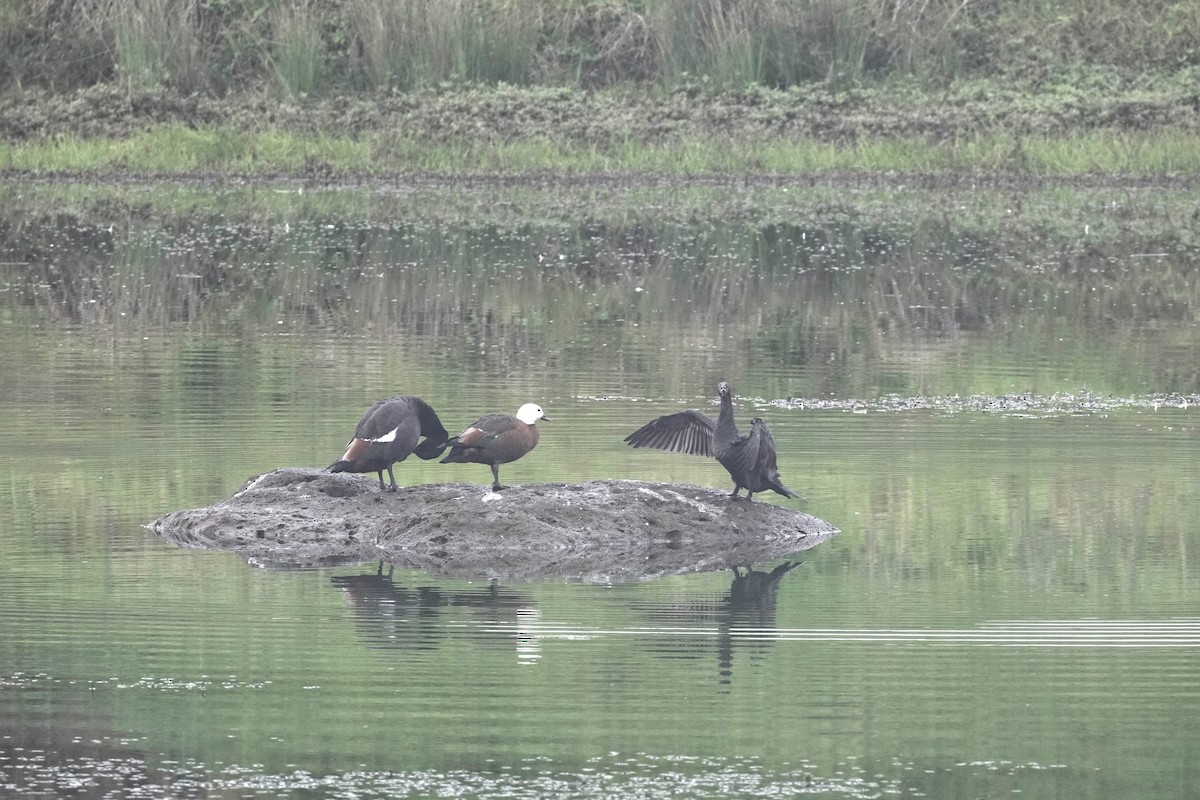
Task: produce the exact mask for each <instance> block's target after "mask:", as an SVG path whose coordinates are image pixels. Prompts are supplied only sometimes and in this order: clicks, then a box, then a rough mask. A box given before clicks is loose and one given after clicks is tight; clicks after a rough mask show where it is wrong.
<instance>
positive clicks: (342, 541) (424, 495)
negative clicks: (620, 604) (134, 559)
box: [147, 468, 838, 583]
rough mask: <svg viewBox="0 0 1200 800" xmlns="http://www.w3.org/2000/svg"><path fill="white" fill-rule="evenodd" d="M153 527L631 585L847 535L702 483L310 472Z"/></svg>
mask: <svg viewBox="0 0 1200 800" xmlns="http://www.w3.org/2000/svg"><path fill="white" fill-rule="evenodd" d="M147 527H149V528H150V529H151V530H153V531H154V532H155V533H156V534H157V535H158V536H160V537H161V538H163V539H164V540H166V541H168V542H171V543H173V544H176V545H178V546H180V547H186V548H190V549H205V550H220V551H229V552H234V553H237V554H239V555H240V556H242V557H243V558H245V559H246V560H247V561H249V562H250V563H251V564H254V565H255V566H259V567H263V568H267V569H298V568H313V567H324V566H334V565H339V564H351V563H363V562H367V561H374V560H383V561H386V562H388V563H392V564H396V565H399V566H406V567H412V568H416V569H422V570H424V571H426V572H428V573H430V574H433V575H447V576H453V577H460V578H470V579H492V580H501V581H504V582H507V583H524V582H530V581H537V580H548V579H561V578H569V579H573V580H581V581H585V582H590V583H607V582H627V581H635V580H644V579H648V578H654V577H661V576H664V575H675V574H684V573H688V572H704V571H710V570H719V569H730V568H733V567H748V566H750V565H753V564H755V563H759V562H762V561H768V560H771V559H775V558H782V557H784V556H788V555H792V554H794V553H797V552H800V551H802V550H807V549H809V548H811V547H814V546H816V545H817V544H820V543H821V542H823V541H825V540H827V539H829V538H830V537H832V536H834V535H835V534H836V533H837V532H838V531H837V528H835V527H834V526H833V525H831V524H829V523H828V522H825V521H823V520H820V519H817V518H816V517H813V516H811V515H809V514H806V513H804V512H802V511H798V510H795V509H792V508H789V507H783V506H778V505H774V504H771V503H764V502H757V501H754V502H748V501H745V500H739V501H730V500H729V497H728V493H727V492H723V491H718V490H715V489H707V488H703V487H700V486H690V485H673V484H660V483H649V482H645V481H627V480H597V481H588V482H585V483H581V484H525V485H517V486H512V487H510V488H508V489H505V490H504V491H503V492H499V493H497V492H491V491H490V490H489V489H488V488H487V487H485V486H479V485H476V484H460V483H452V484H429V485H423V486H409V487H401V488H400V490H399V491H398V492H394V493H392V492H381V491H379V485H378V482H377V481H376V480H375V479H374V478H373V477H364V476H361V475H348V474H344V473H339V474H336V475H335V474H330V473H327V472H324V471H322V470H317V469H311V468H286V469H278V470H275V471H273V472H269V473H266V474H264V475H259V476H256V477H254V478H252V479H250V480H248V481H247V482H246V484H245V485H244V486H243V487H242V488H241V489H240V490H238V491H237V492H235V493H234V494H232V495H230V496H229V497H227V498H225V499H223V500H220V501H218V502H216V503H214V504H213V505H210V506H207V507H205V508H198V509H186V510H181V511H175V512H172V513H170V514H166V515H164V516H162V517H160V518H159V519H157V520H155V521H154V522H152V523H150V524H149V525H148V526H147Z"/></svg>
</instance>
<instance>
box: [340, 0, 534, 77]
mask: <svg viewBox="0 0 1200 800" xmlns="http://www.w3.org/2000/svg"><path fill="white" fill-rule="evenodd" d="M344 14H345V16H346V23H347V29H348V31H349V32H350V34H351V36H352V38H353V40H354V43H355V45H356V46H355V47H352V48H351V51H352V52H356V53H357V54H358V55H357V62H358V68H359V70H360V71H361V73H362V75H363V76H364V78H365V80H366V82H367V83H368V84H371V85H373V86H376V87H389V88H399V89H413V88H418V87H421V86H433V85H437V84H439V83H443V82H460V83H461V82H470V83H529V82H532V81H533V80H534V78H535V75H534V69H535V66H536V49H537V42H538V37H539V36H540V34H541V21H540V18H539V9H538V5H537V4H536V3H534V2H531V1H530V0H512V1H511V2H508V1H506V0H403V1H402V2H384V0H347V1H346V4H345V10H344Z"/></svg>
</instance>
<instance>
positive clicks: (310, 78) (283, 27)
mask: <svg viewBox="0 0 1200 800" xmlns="http://www.w3.org/2000/svg"><path fill="white" fill-rule="evenodd" d="M274 15H275V16H274V25H273V28H274V30H275V41H274V43H273V45H272V48H271V64H272V66H273V67H274V69H275V75H276V77H277V78H278V80H279V85H280V87H281V88H282V89H283V90H284V91H285V92H286V93H288V94H290V95H292V96H299V95H307V94H312V93H313V92H314V90H316V88H317V85H318V83H319V81H320V78H321V69H322V65H323V64H324V60H325V46H324V43H323V41H322V39H321V26H322V19H321V17H320V15H319V12H318V11H317V10H316V9H315V8H314V4H311V3H298V4H296V5H287V4H285V5H281V6H279V7H278V8H277V9H276V10H275V12H274Z"/></svg>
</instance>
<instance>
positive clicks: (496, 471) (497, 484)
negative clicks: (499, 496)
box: [492, 464, 505, 492]
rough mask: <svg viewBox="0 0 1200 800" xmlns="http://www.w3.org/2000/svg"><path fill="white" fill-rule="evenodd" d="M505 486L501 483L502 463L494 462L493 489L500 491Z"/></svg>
mask: <svg viewBox="0 0 1200 800" xmlns="http://www.w3.org/2000/svg"><path fill="white" fill-rule="evenodd" d="M503 488H505V487H503V486H501V485H500V465H499V464H492V491H493V492H498V491H500V490H501V489H503Z"/></svg>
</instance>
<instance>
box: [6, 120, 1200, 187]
mask: <svg viewBox="0 0 1200 800" xmlns="http://www.w3.org/2000/svg"><path fill="white" fill-rule="evenodd" d="M0 167H2V168H4V169H7V170H10V171H15V172H21V173H27V174H44V173H52V172H53V173H62V172H67V173H72V172H73V173H100V174H127V175H151V174H155V175H161V174H167V175H170V174H180V175H183V174H195V173H207V174H214V175H221V174H260V175H265V174H277V173H290V174H308V173H314V172H319V173H322V174H333V175H338V174H341V175H346V176H351V175H372V174H393V173H406V172H423V173H436V174H445V175H455V174H462V173H466V172H471V173H474V172H485V173H491V172H494V173H516V174H520V173H533V172H556V173H625V172H641V173H656V174H666V175H681V176H688V175H704V174H724V173H732V174H784V175H799V174H811V173H841V172H875V173H879V172H883V173H900V174H904V173H909V174H918V173H929V172H1008V173H1016V174H1029V175H1054V176H1070V175H1086V174H1098V173H1101V174H1125V175H1140V176H1169V175H1181V174H1194V173H1196V172H1200V136H1198V135H1196V134H1191V133H1181V132H1172V131H1168V132H1157V133H1141V132H1132V133H1118V132H1112V131H1101V132H1091V133H1079V134H1072V135H1066V136H1062V137H1049V136H1047V137H1024V138H1018V137H1015V136H1013V135H1011V134H1007V133H1003V132H1001V133H994V134H981V135H976V136H972V137H970V138H966V139H962V140H957V141H950V142H942V143H937V142H930V141H927V140H924V139H920V138H902V139H879V140H868V141H863V142H859V143H851V144H845V145H837V144H832V143H829V142H822V141H816V140H811V139H808V140H800V141H781V140H778V139H774V140H772V139H763V140H760V141H728V140H726V141H722V140H714V139H712V138H702V137H694V138H679V139H675V140H672V141H669V142H662V143H646V142H639V141H636V140H633V139H614V140H612V141H609V142H607V143H605V144H596V143H587V144H585V143H579V142H575V141H555V140H552V139H549V138H530V139H516V140H512V141H495V142H490V141H481V140H477V139H469V138H449V139H443V140H436V141H430V140H428V139H418V138H415V137H411V136H404V135H397V134H392V133H375V134H372V135H366V136H357V137H353V138H352V137H349V136H347V137H336V136H330V135H315V136H314V135H307V136H306V135H300V134H294V133H286V132H280V131H262V132H244V131H239V130H235V129H233V128H225V127H219V128H205V129H199V130H196V129H192V128H188V127H186V126H182V125H172V126H164V127H159V128H155V129H152V130H150V131H149V132H146V133H142V134H137V135H134V136H132V137H130V138H127V139H120V140H117V139H92V138H80V137H74V136H58V137H54V138H51V139H48V140H40V141H29V142H3V143H0Z"/></svg>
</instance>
